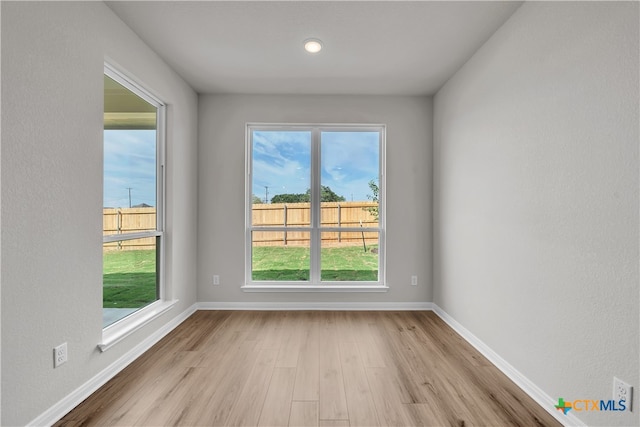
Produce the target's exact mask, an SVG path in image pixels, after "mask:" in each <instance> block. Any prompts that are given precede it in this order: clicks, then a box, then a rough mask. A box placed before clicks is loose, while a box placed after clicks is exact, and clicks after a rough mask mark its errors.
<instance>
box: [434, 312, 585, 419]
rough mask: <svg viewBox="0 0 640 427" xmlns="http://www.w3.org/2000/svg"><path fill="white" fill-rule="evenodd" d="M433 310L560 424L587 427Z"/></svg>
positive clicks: (503, 361) (465, 331) (478, 341)
mask: <svg viewBox="0 0 640 427" xmlns="http://www.w3.org/2000/svg"><path fill="white" fill-rule="evenodd" d="M432 310H433V311H434V313H436V314H437V315H438V316H439V317H440V318H441V319H442V320H444V322H445V323H446V324H447V325H449V326H451V328H452V329H453V330H454V331H456V332H457V333H458V334H460V335H461V336H462V338H464V339H465V340H466V341H467V342H468V343H469V344H471V345H472V346H473V347H475V349H476V350H478V351H479V352H480V353H482V355H483V356H484V357H486V358H487V359H489V361H490V362H491V363H493V364H494V365H495V366H496V367H497V368H498V369H499V370H500V371H502V373H503V374H505V375H506V376H507V377H509V379H510V380H511V381H513V382H514V383H516V385H517V386H518V387H520V388H521V389H522V391H524V392H525V393H526V394H528V395H529V397H531V398H532V399H533V400H535V401H536V402H537V403H538V405H540V406H542V408H543V409H545V410H546V411H547V412H548V413H549V414H551V415H552V416H553V417H554V418H555V419H556V420H558V422H560V423H562V425H564V426H586V424H585V423H584V422H582V421H581V420H580V419H579V418H578V417H576V416H575V415H573V413H571V412H570V413H568V414H567V415H564V414H563V413H562V412H560V411H558V410H556V409H555V406H554V405H555V404H556V402H557V400H556V399H553V398H552V397H551V396H549V395H548V394H547V393H545V392H544V391H543V390H542V389H541V388H540V387H538V386H537V385H535V384H534V383H533V382H532V381H531V380H529V379H528V378H527V377H525V376H524V375H523V374H521V373H520V372H519V371H518V370H517V369H516V368H514V367H513V366H511V365H510V364H509V363H508V362H507V361H506V360H504V359H503V358H502V357H500V355H499V354H498V353H496V352H495V351H493V350H492V349H491V348H489V346H488V345H486V344H485V343H484V342H482V341H481V340H480V339H479V338H478V337H476V336H475V335H473V334H472V333H471V332H470V331H469V330H468V329H467V328H465V327H464V326H462V325H461V324H460V323H458V322H457V321H456V320H455V319H454V318H453V317H451V316H450V315H449V314H448V313H447V312H445V311H444V310H443V309H441V308H440V307H439V306H438V305H437V304H435V303H432Z"/></svg>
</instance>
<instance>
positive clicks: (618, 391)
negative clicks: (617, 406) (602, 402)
mask: <svg viewBox="0 0 640 427" xmlns="http://www.w3.org/2000/svg"><path fill="white" fill-rule="evenodd" d="M632 393H633V387H631V386H630V385H629V384H627V383H625V382H624V381H622V380H621V379H618V378H616V377H613V400H615V401H616V402H618V401H620V400H624V401H625V406H626V407H627V409H626V410H627V411H629V412H631V401H632V399H633V394H632Z"/></svg>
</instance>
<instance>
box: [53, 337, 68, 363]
mask: <svg viewBox="0 0 640 427" xmlns="http://www.w3.org/2000/svg"><path fill="white" fill-rule="evenodd" d="M66 361H67V343H66V342H65V343H62V344H60V345H59V346H57V347H54V349H53V367H54V368H57V367H58V366H60V365H62V364H63V363H65V362H66Z"/></svg>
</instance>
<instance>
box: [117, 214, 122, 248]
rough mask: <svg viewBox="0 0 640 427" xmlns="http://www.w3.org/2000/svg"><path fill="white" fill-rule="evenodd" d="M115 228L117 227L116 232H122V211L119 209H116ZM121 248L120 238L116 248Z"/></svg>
mask: <svg viewBox="0 0 640 427" xmlns="http://www.w3.org/2000/svg"><path fill="white" fill-rule="evenodd" d="M117 222H118V225H117V228H118V234H122V211H121V210H120V209H118V217H117ZM121 249H122V240H118V250H121Z"/></svg>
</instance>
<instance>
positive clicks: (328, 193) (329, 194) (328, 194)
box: [271, 185, 347, 203]
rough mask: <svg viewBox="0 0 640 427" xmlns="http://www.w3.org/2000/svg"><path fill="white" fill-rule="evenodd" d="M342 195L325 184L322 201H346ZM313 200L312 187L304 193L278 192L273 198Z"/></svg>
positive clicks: (298, 201) (278, 199)
mask: <svg viewBox="0 0 640 427" xmlns="http://www.w3.org/2000/svg"><path fill="white" fill-rule="evenodd" d="M345 200H347V199H345V198H344V197H342V196H338V195H337V194H336V193H334V192H333V190H332V189H331V188H330V187H327V186H326V185H323V186H322V188H321V191H320V201H321V202H344V201H345ZM310 201H311V189H310V188H309V189H308V190H307V192H306V193H304V194H276V195H275V196H273V197H272V198H271V203H309V202H310Z"/></svg>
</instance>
